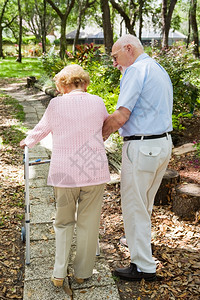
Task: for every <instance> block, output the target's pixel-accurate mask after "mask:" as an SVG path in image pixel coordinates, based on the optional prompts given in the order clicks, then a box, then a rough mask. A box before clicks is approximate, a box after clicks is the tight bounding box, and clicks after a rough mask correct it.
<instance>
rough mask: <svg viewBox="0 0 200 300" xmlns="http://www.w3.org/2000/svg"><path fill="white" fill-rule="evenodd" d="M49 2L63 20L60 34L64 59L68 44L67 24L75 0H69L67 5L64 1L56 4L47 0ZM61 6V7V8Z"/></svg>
mask: <svg viewBox="0 0 200 300" xmlns="http://www.w3.org/2000/svg"><path fill="white" fill-rule="evenodd" d="M47 2H48V3H49V4H50V5H51V7H52V8H53V9H54V10H55V12H56V13H57V15H58V16H59V18H60V22H61V36H60V57H61V58H62V59H63V58H64V55H65V50H66V48H67V47H66V46H67V42H66V25H67V18H68V16H69V14H70V12H71V10H72V8H73V6H74V3H75V0H67V1H64V2H67V3H66V5H64V4H63V3H62V5H61V3H59V4H57V5H56V4H55V3H54V2H53V1H52V0H47ZM59 7H60V8H59Z"/></svg>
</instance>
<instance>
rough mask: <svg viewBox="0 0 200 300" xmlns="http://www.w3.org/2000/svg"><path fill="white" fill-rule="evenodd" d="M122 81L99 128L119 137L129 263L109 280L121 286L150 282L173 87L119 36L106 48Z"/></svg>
mask: <svg viewBox="0 0 200 300" xmlns="http://www.w3.org/2000/svg"><path fill="white" fill-rule="evenodd" d="M112 58H113V65H114V67H116V68H118V69H119V70H120V71H121V72H122V74H123V76H122V79H121V82H120V95H119V99H118V103H117V107H116V111H115V112H114V113H113V114H112V115H110V116H109V117H108V118H107V119H106V121H105V123H104V127H103V136H104V139H106V138H108V136H109V135H110V134H111V133H112V132H115V131H116V130H118V129H119V133H120V135H121V136H122V137H123V140H124V145H123V150H122V170H121V198H122V214H123V219H124V228H125V234H126V239H127V243H128V247H129V250H130V257H131V263H130V266H129V267H126V268H118V269H116V270H115V271H114V275H116V276H118V277H120V278H121V279H125V280H127V281H139V280H141V279H143V278H144V279H145V280H149V281H151V280H154V279H156V264H155V261H154V259H153V257H152V250H151V212H152V208H153V203H154V197H155V195H156V192H157V190H158V188H159V186H160V183H161V180H162V177H163V175H164V173H165V170H166V168H167V165H168V162H169V160H170V156H171V148H172V141H171V135H170V131H172V106H173V88H172V84H171V80H170V78H169V76H168V74H167V72H166V71H165V70H164V69H163V67H161V66H160V65H159V64H158V63H157V62H156V61H155V60H153V59H152V58H151V57H149V56H148V55H147V54H145V53H144V49H143V46H142V44H141V43H140V41H139V40H138V39H137V38H136V37H135V36H133V35H129V34H127V35H124V36H122V37H121V38H119V39H118V40H117V42H116V43H115V44H114V45H113V48H112Z"/></svg>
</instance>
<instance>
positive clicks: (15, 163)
mask: <svg viewBox="0 0 200 300" xmlns="http://www.w3.org/2000/svg"><path fill="white" fill-rule="evenodd" d="M5 83H7V80H6V81H3V82H2V81H0V86H1V85H4V84H5ZM0 100H1V98H0ZM0 113H1V118H2V122H1V124H2V125H1V126H0V136H1V133H2V130H3V128H4V126H11V124H14V123H15V122H16V120H13V117H12V115H11V113H12V111H11V108H10V107H6V106H5V105H3V104H2V101H0ZM183 125H185V127H186V129H185V131H184V132H183V133H182V134H179V135H178V136H176V146H179V145H182V144H184V143H188V142H193V141H194V140H196V141H198V140H199V139H200V136H199V128H200V116H199V115H197V116H194V117H193V118H192V119H191V120H189V122H188V120H186V119H183ZM11 134H12V132H11ZM0 155H1V161H0V164H1V169H0V180H1V187H2V188H1V195H0V196H1V212H0V250H1V253H0V257H1V260H0V299H2V300H3V299H6V300H8V299H23V280H24V244H23V243H22V242H21V239H20V235H21V226H22V218H23V213H24V208H23V203H24V182H23V181H24V180H23V163H22V157H23V151H22V150H21V149H20V148H19V146H18V145H15V146H10V145H3V146H2V149H1V153H0ZM169 167H170V168H172V169H175V170H177V171H178V172H179V173H180V175H181V181H182V182H195V183H199V184H200V162H199V160H198V159H197V157H196V155H195V152H191V153H189V154H183V155H180V156H172V159H171V161H170V165H169ZM119 188H120V187H119V184H118V185H113V186H107V188H106V190H105V197H104V204H103V209H102V218H101V229H100V236H101V242H102V243H101V244H102V251H104V253H105V257H106V259H107V260H108V263H109V265H110V268H111V270H114V269H115V267H120V266H127V265H128V264H129V262H130V255H129V251H128V249H127V248H126V247H124V246H122V245H121V244H120V243H119V239H120V237H121V236H122V235H124V230H123V218H122V214H121V205H120V201H121V199H120V191H119ZM199 236H200V230H199V216H198V214H197V215H196V219H194V220H193V221H187V220H182V219H180V218H178V217H177V216H176V215H175V214H174V213H173V211H172V205H171V203H169V205H167V206H155V207H154V210H153V214H152V250H153V256H154V258H155V260H156V262H157V275H158V279H157V280H156V281H155V282H151V283H147V282H145V281H141V282H139V283H137V282H124V281H121V280H117V279H116V284H117V286H118V289H119V293H120V298H121V299H122V300H124V299H130V300H131V299H138V300H140V299H144V300H145V299H163V300H165V299H166V300H168V299H199V294H200V277H199V270H200V260H199V246H200V245H199ZM41 300H44V299H41Z"/></svg>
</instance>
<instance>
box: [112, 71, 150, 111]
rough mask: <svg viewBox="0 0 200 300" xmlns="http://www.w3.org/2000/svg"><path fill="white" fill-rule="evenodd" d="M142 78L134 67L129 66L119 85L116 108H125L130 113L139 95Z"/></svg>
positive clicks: (140, 73)
mask: <svg viewBox="0 0 200 300" xmlns="http://www.w3.org/2000/svg"><path fill="white" fill-rule="evenodd" d="M143 81H144V80H143V76H142V72H139V70H138V69H137V68H135V67H134V66H130V67H129V68H128V69H127V70H126V72H125V73H124V76H123V77H122V79H121V83H120V94H119V98H118V102H117V107H116V109H118V108H119V107H121V106H122V107H125V108H127V109H128V110H130V111H131V112H132V111H133V109H134V106H135V104H136V102H137V100H138V98H139V96H140V94H141V91H142V87H143Z"/></svg>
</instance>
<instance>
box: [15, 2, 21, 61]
mask: <svg viewBox="0 0 200 300" xmlns="http://www.w3.org/2000/svg"><path fill="white" fill-rule="evenodd" d="M17 4H18V14H19V39H18V57H17V60H16V61H17V62H20V63H21V62H22V9H21V0H17Z"/></svg>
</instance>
